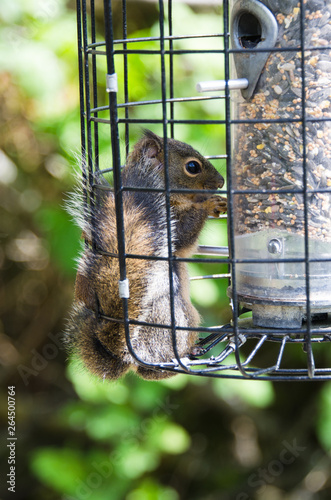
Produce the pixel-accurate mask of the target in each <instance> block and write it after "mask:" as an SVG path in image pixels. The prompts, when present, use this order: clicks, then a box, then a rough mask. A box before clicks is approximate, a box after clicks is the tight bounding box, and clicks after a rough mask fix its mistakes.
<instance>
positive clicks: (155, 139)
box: [143, 130, 163, 158]
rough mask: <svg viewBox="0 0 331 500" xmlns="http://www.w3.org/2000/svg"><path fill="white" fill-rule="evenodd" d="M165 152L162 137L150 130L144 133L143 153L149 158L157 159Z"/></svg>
mask: <svg viewBox="0 0 331 500" xmlns="http://www.w3.org/2000/svg"><path fill="white" fill-rule="evenodd" d="M162 150H163V141H162V139H161V137H159V136H158V135H156V134H154V132H151V131H150V130H145V131H144V139H143V151H144V154H145V155H146V156H147V158H156V157H158V156H159V154H160V153H161V151H162Z"/></svg>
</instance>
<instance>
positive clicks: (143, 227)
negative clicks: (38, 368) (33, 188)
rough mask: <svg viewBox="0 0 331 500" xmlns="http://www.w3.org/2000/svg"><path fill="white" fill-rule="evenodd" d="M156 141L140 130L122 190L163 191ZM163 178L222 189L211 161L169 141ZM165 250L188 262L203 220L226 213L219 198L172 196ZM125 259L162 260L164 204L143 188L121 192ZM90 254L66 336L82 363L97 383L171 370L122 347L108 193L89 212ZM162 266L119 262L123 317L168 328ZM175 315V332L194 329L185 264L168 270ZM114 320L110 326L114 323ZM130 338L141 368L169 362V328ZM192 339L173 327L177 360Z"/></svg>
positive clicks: (138, 329)
mask: <svg viewBox="0 0 331 500" xmlns="http://www.w3.org/2000/svg"><path fill="white" fill-rule="evenodd" d="M164 158H165V151H164V147H163V140H162V139H161V138H160V137H158V136H156V135H155V134H153V133H152V132H149V131H146V132H145V135H144V137H143V138H142V139H141V140H140V141H139V142H138V143H137V144H136V146H135V147H134V149H133V151H132V153H131V154H130V155H129V157H128V161H127V165H126V167H125V168H124V170H123V173H122V179H123V184H124V187H129V186H131V187H135V186H136V187H137V186H139V187H152V188H159V189H160V188H164V185H165V184H164ZM190 161H195V162H198V164H199V165H200V166H201V172H199V173H198V174H197V175H195V174H194V175H193V174H190V172H189V173H187V169H186V165H187V163H188V162H190ZM168 165H169V167H168V168H169V181H170V188H172V189H175V188H176V189H182V188H184V189H185V188H186V189H213V190H216V189H217V188H218V187H222V185H223V178H222V177H221V175H220V174H219V173H218V172H217V171H216V170H215V168H214V167H213V166H212V165H211V163H210V162H208V161H207V160H205V159H204V158H203V157H202V156H201V155H200V154H199V153H198V152H197V151H195V150H194V149H193V148H191V147H190V146H188V145H187V144H184V143H182V142H179V141H175V140H173V139H169V140H168ZM170 205H171V212H172V226H171V228H172V229H171V232H172V242H171V244H172V249H173V253H174V255H175V256H178V257H189V256H191V255H192V253H193V252H194V249H195V246H196V243H197V238H198V236H199V233H200V231H201V229H202V227H203V225H204V223H205V220H206V219H207V217H208V215H212V216H214V217H218V215H219V214H220V213H222V212H225V211H226V200H225V199H224V198H221V197H220V196H217V195H210V194H208V193H207V192H206V194H204V193H203V194H192V193H187V194H186V193H184V194H178V193H176V194H171V195H170ZM123 212H124V230H125V250H126V254H136V255H142V256H155V257H167V255H168V254H167V248H168V246H167V245H168V243H167V223H166V213H167V212H166V204H165V196H164V195H163V194H156V193H151V192H147V191H144V192H143V193H141V192H139V193H134V192H130V191H125V190H124V193H123ZM94 220H95V224H96V228H95V229H96V231H95V232H96V235H97V236H96V246H97V248H96V250H93V249H92V248H87V249H86V250H85V252H84V254H83V256H82V259H81V264H80V266H79V269H78V272H77V278H76V288H75V302H74V306H73V310H72V314H71V319H70V321H69V325H68V329H67V339H68V342H69V344H70V345H71V346H72V348H73V350H74V351H75V352H76V354H77V355H78V356H79V358H81V360H82V361H83V363H84V365H85V366H86V367H87V368H88V369H89V370H90V371H91V372H92V373H94V374H96V375H98V376H100V377H102V378H111V379H114V378H118V377H120V376H121V375H123V374H124V373H126V372H127V371H128V370H129V369H133V370H135V371H136V372H137V373H138V374H139V375H140V376H142V377H143V378H146V379H160V378H164V377H168V376H171V375H173V373H172V372H167V371H162V370H160V369H153V367H151V368H150V367H146V366H143V364H141V363H139V361H138V362H137V360H135V359H134V358H133V357H132V356H131V354H130V352H129V350H128V347H127V344H126V339H125V329H124V322H123V305H122V299H121V298H120V297H119V291H118V281H119V279H120V275H119V263H118V259H117V257H112V256H109V255H105V254H103V253H102V252H101V253H100V252H98V249H101V250H103V251H105V252H107V253H111V254H117V252H118V247H117V230H116V215H115V201H114V196H113V194H112V193H109V195H108V196H107V197H106V200H105V201H104V203H103V205H102V207H101V208H100V209H99V210H96V211H95V213H94ZM168 266H169V264H168V262H167V261H166V260H145V259H134V258H127V259H126V272H127V278H128V280H129V286H130V298H129V299H128V301H127V303H128V316H129V319H130V320H136V321H141V322H144V323H148V324H150V323H156V324H159V325H171V311H170V291H169V290H170V289H169V267H168ZM173 271H174V272H173V289H174V310H175V320H176V327H178V326H181V327H183V328H186V327H191V328H195V327H197V326H198V325H199V320H200V319H199V314H198V312H197V311H196V309H195V308H194V307H193V305H192V304H191V301H190V297H189V278H188V272H187V268H186V264H185V263H183V262H175V264H174V266H173ZM116 320H117V321H116ZM129 328H130V341H131V344H132V347H133V349H134V352H135V354H136V355H137V356H138V358H139V359H140V361H141V362H144V363H169V362H171V361H172V360H173V359H174V358H175V352H174V347H173V342H172V333H171V329H169V328H162V327H157V326H149V325H147V326H145V325H138V326H137V325H132V324H131V325H130V327H129ZM196 339H197V335H196V333H195V332H194V331H187V330H177V331H176V346H177V351H178V354H179V356H180V357H184V356H187V355H189V354H190V353H191V352H192V349H193V346H194V343H195V342H196Z"/></svg>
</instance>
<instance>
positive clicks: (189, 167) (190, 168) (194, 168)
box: [185, 160, 201, 175]
mask: <svg viewBox="0 0 331 500" xmlns="http://www.w3.org/2000/svg"><path fill="white" fill-rule="evenodd" d="M185 168H186V171H187V173H188V174H190V175H197V174H199V173H200V172H201V166H200V163H199V162H197V161H195V160H191V161H189V162H187V163H186V165H185Z"/></svg>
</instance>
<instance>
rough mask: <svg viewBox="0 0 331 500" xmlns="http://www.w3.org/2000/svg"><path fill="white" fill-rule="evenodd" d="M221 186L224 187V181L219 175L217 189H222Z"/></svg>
mask: <svg viewBox="0 0 331 500" xmlns="http://www.w3.org/2000/svg"><path fill="white" fill-rule="evenodd" d="M223 186H224V179H223V177H222V176H221V175H220V179H219V182H218V185H217V187H218V188H222V187H223Z"/></svg>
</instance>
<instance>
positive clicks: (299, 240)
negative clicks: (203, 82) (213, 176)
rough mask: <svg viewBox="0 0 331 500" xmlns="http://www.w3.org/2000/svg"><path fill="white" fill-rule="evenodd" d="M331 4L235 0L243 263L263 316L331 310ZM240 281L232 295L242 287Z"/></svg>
mask: <svg viewBox="0 0 331 500" xmlns="http://www.w3.org/2000/svg"><path fill="white" fill-rule="evenodd" d="M330 33H331V28H330V4H329V2H328V1H326V0H325V1H324V0H308V1H307V2H304V3H302V6H301V8H300V5H299V4H298V2H297V0H288V1H286V2H285V1H284V2H282V1H275V0H264V1H258V0H233V1H232V9H231V27H230V36H231V45H232V63H233V64H232V71H233V74H232V78H233V79H234V80H236V79H241V80H242V79H246V80H247V82H248V84H247V86H246V87H245V88H242V89H241V90H240V91H239V92H238V91H237V92H236V93H234V92H232V93H231V97H232V99H233V125H232V140H233V157H232V169H231V172H232V187H233V190H234V191H233V192H234V199H233V205H234V218H233V223H234V228H235V238H234V248H233V249H232V251H234V252H235V255H236V264H235V265H234V272H235V276H236V294H237V298H238V301H239V302H240V303H241V304H242V305H244V306H246V307H247V308H248V309H251V310H252V311H253V322H254V324H255V325H259V326H264V327H273V326H276V327H278V328H297V327H300V326H301V324H302V321H303V320H304V319H305V318H307V316H308V315H309V316H310V317H311V318H312V319H314V318H315V317H318V318H320V317H321V314H322V315H325V314H327V313H328V312H330V311H331V261H330V259H331V198H330V195H331V188H330V187H331V160H330V158H331V135H330V132H331V127H330V116H331V109H330V87H331V73H330V71H331V62H330ZM233 291H234V290H233V289H231V290H230V295H232V294H233Z"/></svg>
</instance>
